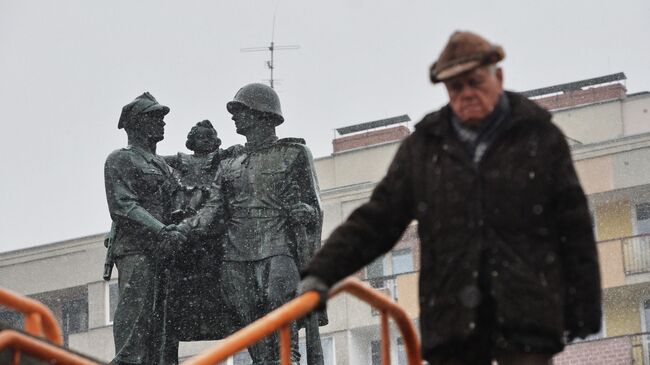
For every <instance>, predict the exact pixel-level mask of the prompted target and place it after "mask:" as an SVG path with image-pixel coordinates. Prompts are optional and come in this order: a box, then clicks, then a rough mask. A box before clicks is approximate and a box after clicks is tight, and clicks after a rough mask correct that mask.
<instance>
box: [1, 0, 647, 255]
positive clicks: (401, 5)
mask: <svg viewBox="0 0 650 365" xmlns="http://www.w3.org/2000/svg"><path fill="white" fill-rule="evenodd" d="M274 12H276V27H275V42H276V44H278V45H300V49H299V50H290V51H283V52H278V53H276V78H277V79H278V82H277V84H276V90H277V91H278V93H279V95H280V98H281V101H282V110H283V113H284V116H285V120H286V122H285V123H284V124H283V125H282V126H281V127H280V128H279V130H278V134H279V135H280V136H281V137H289V136H292V137H303V138H305V139H306V140H307V144H308V146H309V147H310V148H311V149H312V152H313V154H314V156H315V157H320V156H326V155H329V154H330V153H331V140H332V138H333V137H334V128H336V127H341V126H345V125H350V124H355V123H359V122H365V121H370V120H375V119H382V118H387V117H391V116H396V115H401V114H409V115H410V116H411V118H412V119H413V120H414V121H417V120H419V119H420V118H421V117H422V116H423V115H424V114H425V113H427V112H429V111H432V110H434V109H436V108H438V107H440V106H441V105H443V104H444V103H445V102H446V101H445V93H444V90H443V89H442V87H441V86H435V87H434V86H433V85H431V84H430V83H429V81H428V76H427V72H428V67H429V65H430V64H431V63H432V62H433V61H434V60H435V58H436V57H437V55H438V54H439V52H440V50H441V49H442V47H443V46H444V44H445V42H446V40H447V38H448V37H449V35H450V34H451V33H452V31H454V30H455V29H468V30H473V31H476V32H478V33H480V34H482V35H484V36H485V37H486V38H488V39H490V40H491V41H493V42H495V43H498V44H501V45H503V47H504V49H505V51H506V59H505V61H504V62H503V67H504V74H505V83H506V87H507V88H510V89H513V90H520V91H521V90H527V89H533V88H539V87H544V86H550V85H554V84H558V83H565V82H571V81H576V80H580V79H585V78H591V77H597V76H602V75H605V74H610V73H615V72H621V71H622V72H625V73H626V75H627V77H628V80H627V88H628V91H629V92H637V91H645V90H650V46H648V44H649V42H650V20H649V19H650V1H647V0H638V1H633V0H629V1H616V2H615V1H594V0H591V1H586V0H585V1H539V0H534V1H530V0H512V1H505V0H502V1H479V0H477V1H446V2H441V1H433V0H429V1H416V0H399V1H398V0H394V1H385V0H328V1H304V0H274V1H261V0H260V1H251V0H247V1H243V0H237V1H234V0H233V1H225V0H223V1H160V0H155V1H154V0H150V1H88V0H58V1H29V0H26V1H18V0H16V1H6V0H0V111H1V113H2V114H1V115H2V119H1V120H2V133H1V134H0V171H2V178H1V179H0V251H8V250H15V249H19V248H25V247H29V246H34V245H40V244H46V243H51V242H55V241H60V240H64V239H69V238H75V237H80V236H84V235H89V234H95V233H100V232H104V231H106V230H107V228H108V227H109V225H110V218H109V215H108V212H107V206H106V200H105V195H104V181H103V164H104V159H105V158H106V156H107V155H108V154H109V153H110V152H111V151H112V150H114V149H117V148H120V147H123V146H125V145H126V136H125V134H124V131H123V130H118V129H117V120H118V117H119V114H120V111H121V108H122V106H123V105H125V104H127V103H128V102H130V101H131V100H132V99H133V98H135V97H136V96H138V95H139V94H141V93H142V92H143V91H150V92H151V93H152V94H153V95H154V96H155V97H156V98H157V99H158V101H159V102H161V103H162V104H165V105H168V106H169V107H170V108H171V112H170V113H169V115H168V116H167V118H166V121H167V127H166V137H165V140H164V141H162V142H161V143H160V144H159V145H158V152H159V153H160V154H173V153H176V152H177V151H184V150H185V149H184V144H185V137H186V135H187V132H188V131H189V129H190V128H191V126H192V125H194V124H195V123H196V122H198V121H200V120H202V119H210V120H211V121H212V122H213V124H214V125H215V127H216V128H217V130H218V132H219V135H220V137H221V138H222V140H223V142H224V145H225V146H228V145H232V144H235V143H243V142H244V140H243V138H242V137H240V136H238V135H236V134H235V133H234V128H233V123H232V121H231V120H230V115H229V114H228V113H227V111H226V109H225V104H226V102H228V101H229V100H231V99H232V97H233V96H234V94H235V93H236V92H237V90H238V89H239V88H240V87H241V86H243V85H245V84H247V83H250V82H260V81H263V80H265V79H268V78H269V74H268V70H267V69H266V68H265V65H264V62H265V61H266V60H267V59H268V57H269V55H268V53H265V52H261V53H242V52H240V49H241V48H244V47H255V46H265V45H268V43H269V42H270V41H271V31H272V24H273V14H274Z"/></svg>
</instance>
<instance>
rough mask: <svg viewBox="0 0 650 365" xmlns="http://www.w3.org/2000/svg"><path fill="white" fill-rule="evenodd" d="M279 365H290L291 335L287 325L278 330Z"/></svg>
mask: <svg viewBox="0 0 650 365" xmlns="http://www.w3.org/2000/svg"><path fill="white" fill-rule="evenodd" d="M280 364H282V365H291V333H290V331H289V326H288V325H284V326H282V328H280Z"/></svg>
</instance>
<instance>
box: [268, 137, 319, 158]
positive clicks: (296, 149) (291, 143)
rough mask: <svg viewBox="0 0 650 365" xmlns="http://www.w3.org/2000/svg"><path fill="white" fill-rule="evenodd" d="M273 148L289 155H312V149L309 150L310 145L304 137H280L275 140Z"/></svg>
mask: <svg viewBox="0 0 650 365" xmlns="http://www.w3.org/2000/svg"><path fill="white" fill-rule="evenodd" d="M273 148H274V149H276V150H277V151H278V152H281V153H286V154H288V155H296V156H299V155H307V156H309V157H311V151H309V147H307V145H306V142H305V140H304V139H302V138H297V137H285V138H280V139H278V140H277V142H275V144H274V145H273Z"/></svg>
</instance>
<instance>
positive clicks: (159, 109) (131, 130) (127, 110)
mask: <svg viewBox="0 0 650 365" xmlns="http://www.w3.org/2000/svg"><path fill="white" fill-rule="evenodd" d="M167 113H169V107H167V106H164V105H161V104H159V103H158V101H157V100H156V98H154V97H153V95H151V94H150V93H149V92H145V93H143V94H142V95H140V96H138V97H137V98H135V99H134V100H133V101H132V102H130V103H129V104H127V105H125V106H124V107H123V108H122V114H121V115H120V120H119V122H118V124H117V128H119V129H122V128H124V129H125V130H126V133H127V134H128V135H129V137H135V136H138V137H144V138H145V139H147V140H149V141H152V142H159V141H162V140H163V138H164V134H165V122H164V120H163V119H164V118H165V115H167Z"/></svg>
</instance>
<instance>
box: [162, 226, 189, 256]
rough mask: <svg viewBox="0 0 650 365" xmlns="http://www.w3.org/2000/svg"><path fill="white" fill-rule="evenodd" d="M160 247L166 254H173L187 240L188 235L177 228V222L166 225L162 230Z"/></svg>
mask: <svg viewBox="0 0 650 365" xmlns="http://www.w3.org/2000/svg"><path fill="white" fill-rule="evenodd" d="M160 241H161V242H160V246H161V247H160V248H161V249H162V252H163V253H165V254H166V255H173V254H174V253H175V252H176V251H178V249H179V248H180V246H181V245H183V244H184V243H185V242H187V237H186V236H185V235H184V234H182V233H181V232H179V231H178V230H177V227H176V225H175V224H170V225H168V226H165V228H163V229H162V230H161V232H160Z"/></svg>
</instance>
